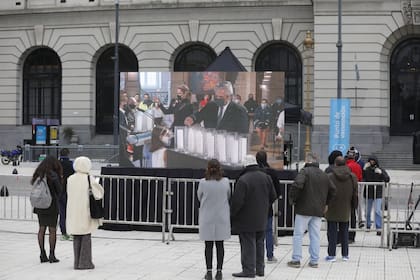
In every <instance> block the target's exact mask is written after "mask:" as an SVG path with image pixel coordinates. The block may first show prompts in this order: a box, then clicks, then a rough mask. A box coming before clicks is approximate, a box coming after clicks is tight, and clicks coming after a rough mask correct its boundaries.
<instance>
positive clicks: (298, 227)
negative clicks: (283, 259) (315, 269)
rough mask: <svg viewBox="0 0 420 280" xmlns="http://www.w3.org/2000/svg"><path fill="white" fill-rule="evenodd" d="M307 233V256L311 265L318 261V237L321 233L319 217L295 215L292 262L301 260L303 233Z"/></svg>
mask: <svg viewBox="0 0 420 280" xmlns="http://www.w3.org/2000/svg"><path fill="white" fill-rule="evenodd" d="M306 230H308V232H309V255H310V262H311V263H318V260H319V247H320V242H319V235H320V231H321V217H314V216H303V215H299V214H296V217H295V228H294V230H293V254H292V260H293V261H300V260H301V259H302V239H303V235H304V234H305V231H306Z"/></svg>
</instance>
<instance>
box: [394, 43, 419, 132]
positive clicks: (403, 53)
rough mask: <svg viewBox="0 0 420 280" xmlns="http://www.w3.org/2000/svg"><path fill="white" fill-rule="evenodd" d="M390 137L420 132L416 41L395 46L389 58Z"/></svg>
mask: <svg viewBox="0 0 420 280" xmlns="http://www.w3.org/2000/svg"><path fill="white" fill-rule="evenodd" d="M390 72H391V77H390V83H391V85H390V88H391V100H390V101H391V104H390V107H391V122H390V124H391V127H390V134H391V135H411V133H412V132H414V131H417V130H420V38H411V39H407V40H404V41H403V42H401V43H399V44H398V45H397V46H396V48H395V49H394V51H393V53H392V55H391V63H390Z"/></svg>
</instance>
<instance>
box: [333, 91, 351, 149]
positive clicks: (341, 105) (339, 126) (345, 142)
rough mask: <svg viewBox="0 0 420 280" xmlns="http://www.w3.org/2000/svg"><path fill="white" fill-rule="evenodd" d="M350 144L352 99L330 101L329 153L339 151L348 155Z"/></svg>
mask: <svg viewBox="0 0 420 280" xmlns="http://www.w3.org/2000/svg"><path fill="white" fill-rule="evenodd" d="M349 143H350V99H331V100H330V143H329V149H328V151H329V153H331V152H332V151H334V150H339V151H341V152H342V153H343V155H345V154H346V152H347V150H348V148H349Z"/></svg>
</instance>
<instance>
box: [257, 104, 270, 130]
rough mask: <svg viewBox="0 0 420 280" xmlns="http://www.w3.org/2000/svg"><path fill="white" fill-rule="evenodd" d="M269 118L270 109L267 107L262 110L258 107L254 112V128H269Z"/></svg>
mask: <svg viewBox="0 0 420 280" xmlns="http://www.w3.org/2000/svg"><path fill="white" fill-rule="evenodd" d="M271 118H272V117H271V109H270V107H269V106H268V105H267V107H266V108H264V109H263V108H262V107H261V106H258V107H257V109H256V110H255V116H254V127H258V128H262V129H264V128H269V127H270V126H271Z"/></svg>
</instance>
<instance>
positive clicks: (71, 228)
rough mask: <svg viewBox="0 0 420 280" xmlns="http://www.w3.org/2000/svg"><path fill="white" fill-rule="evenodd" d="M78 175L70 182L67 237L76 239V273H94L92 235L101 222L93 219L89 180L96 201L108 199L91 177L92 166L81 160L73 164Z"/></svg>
mask: <svg viewBox="0 0 420 280" xmlns="http://www.w3.org/2000/svg"><path fill="white" fill-rule="evenodd" d="M73 168H74V171H75V173H74V174H73V175H71V176H70V177H69V178H68V179H67V220H66V227H67V233H68V234H71V235H73V237H74V239H73V250H74V269H93V268H95V266H94V265H93V263H92V239H91V233H92V232H93V231H94V230H96V229H97V228H98V226H99V225H100V224H101V220H99V219H92V218H91V217H90V208H89V180H88V177H89V179H90V185H91V188H92V193H93V196H94V197H95V199H102V198H103V196H104V189H103V187H102V186H101V185H100V184H99V183H97V182H96V181H95V179H94V178H93V177H92V176H90V175H89V171H90V170H91V168H92V163H91V161H90V159H89V158H87V157H78V158H76V159H75V161H74V163H73Z"/></svg>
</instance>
